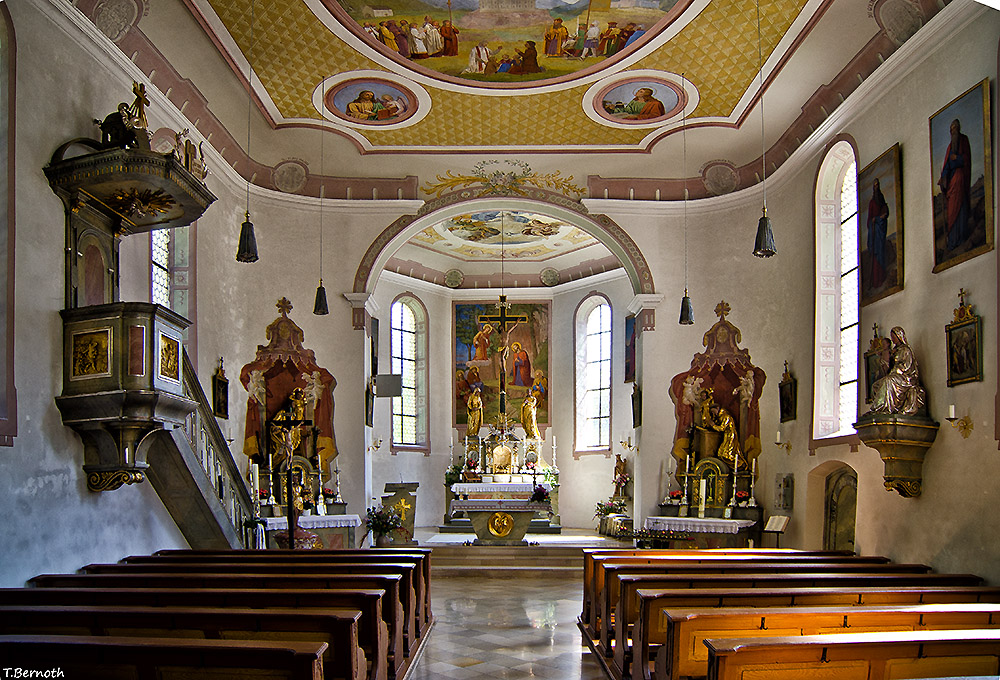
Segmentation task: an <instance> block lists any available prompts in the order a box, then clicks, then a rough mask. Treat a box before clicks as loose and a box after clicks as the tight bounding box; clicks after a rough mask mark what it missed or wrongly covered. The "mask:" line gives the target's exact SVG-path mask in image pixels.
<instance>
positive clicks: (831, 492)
mask: <svg viewBox="0 0 1000 680" xmlns="http://www.w3.org/2000/svg"><path fill="white" fill-rule="evenodd" d="M857 508H858V473H857V472H855V471H854V470H853V469H851V468H850V467H847V466H844V467H842V468H839V469H837V470H834V471H833V472H831V473H830V474H829V475H827V478H826V500H825V503H824V510H825V520H826V521H825V523H824V526H823V549H824V550H854V529H855V521H856V518H857Z"/></svg>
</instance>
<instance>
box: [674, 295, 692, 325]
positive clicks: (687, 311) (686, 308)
mask: <svg viewBox="0 0 1000 680" xmlns="http://www.w3.org/2000/svg"><path fill="white" fill-rule="evenodd" d="M677 323H679V324H681V325H682V326H690V325H691V324H693V323H694V306H693V305H692V304H691V298H689V297H688V294H687V289H685V290H684V297H682V298H681V318H680V319H678V320H677Z"/></svg>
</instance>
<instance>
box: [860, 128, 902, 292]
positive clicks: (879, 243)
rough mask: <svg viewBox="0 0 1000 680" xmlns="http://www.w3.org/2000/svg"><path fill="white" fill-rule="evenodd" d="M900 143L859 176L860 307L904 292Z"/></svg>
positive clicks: (869, 165) (873, 162) (894, 145)
mask: <svg viewBox="0 0 1000 680" xmlns="http://www.w3.org/2000/svg"><path fill="white" fill-rule="evenodd" d="M899 168H900V165H899V144H898V143H897V144H893V145H892V147H891V148H890V149H888V150H887V151H885V152H884V153H883V154H882V155H881V156H879V157H878V158H876V159H875V160H874V161H872V162H871V163H869V164H868V165H867V166H866V167H865V169H864V170H862V171H861V172H859V173H858V227H859V231H860V236H861V238H860V243H859V249H860V253H859V255H860V265H861V305H862V306H864V305H867V304H869V303H871V302H875V301H876V300H881V299H882V298H884V297H886V296H888V295H892V294H893V293H897V292H899V291H901V290H903V199H902V187H901V182H900V180H901V177H902V174H901V173H900V169H899Z"/></svg>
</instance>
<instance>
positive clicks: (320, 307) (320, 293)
mask: <svg viewBox="0 0 1000 680" xmlns="http://www.w3.org/2000/svg"><path fill="white" fill-rule="evenodd" d="M323 94H324V95H325V94H326V77H324V78H323ZM319 133H320V135H321V137H320V138H319V175H320V181H319V287H318V288H316V302H314V303H313V314H315V315H316V316H324V315H326V314H329V313H330V306H329V305H328V304H327V303H326V288H324V287H323V198H324V197H325V193H326V192H325V190H326V185H324V184H323V179H322V178H324V177H326V168H325V165H326V163H325V160H326V159H325V158H324V154H323V148H324V143H325V142H326V135H325V134H324V132H323V128H322V127H320V129H319Z"/></svg>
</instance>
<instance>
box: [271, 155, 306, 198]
mask: <svg viewBox="0 0 1000 680" xmlns="http://www.w3.org/2000/svg"><path fill="white" fill-rule="evenodd" d="M308 174H309V173H308V171H307V170H306V166H305V164H304V163H302V162H301V161H282V162H280V163H278V164H277V165H276V166H274V170H272V171H271V181H272V182H274V187H275V188H276V189H277V190H278V191H282V192H284V193H286V194H294V193H295V192H297V191H299V190H300V189H302V187H304V186H305V185H306V176H307V175H308Z"/></svg>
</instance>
